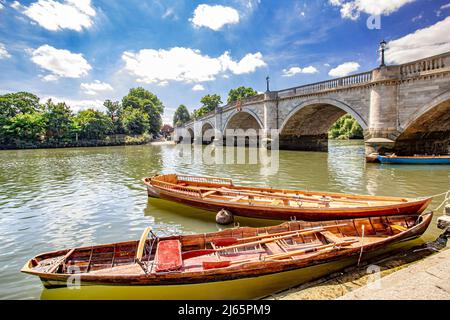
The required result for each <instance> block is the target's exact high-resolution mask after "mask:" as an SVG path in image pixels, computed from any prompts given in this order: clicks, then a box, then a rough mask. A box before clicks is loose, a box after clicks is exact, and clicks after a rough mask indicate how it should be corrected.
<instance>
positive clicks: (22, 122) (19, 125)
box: [3, 112, 45, 142]
mask: <svg viewBox="0 0 450 320" xmlns="http://www.w3.org/2000/svg"><path fill="white" fill-rule="evenodd" d="M3 130H4V131H5V133H6V134H7V135H8V136H10V137H12V138H13V139H20V140H22V141H27V142H33V141H37V140H41V138H42V137H43V135H44V134H45V119H44V117H43V115H42V114H41V113H38V112H32V113H19V114H16V115H15V116H14V117H11V118H9V119H8V120H7V123H6V124H5V125H4V126H3Z"/></svg>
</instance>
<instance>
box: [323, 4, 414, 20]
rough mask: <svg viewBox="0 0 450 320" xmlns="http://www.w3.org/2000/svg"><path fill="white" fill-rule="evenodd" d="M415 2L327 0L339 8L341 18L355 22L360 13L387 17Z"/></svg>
mask: <svg viewBox="0 0 450 320" xmlns="http://www.w3.org/2000/svg"><path fill="white" fill-rule="evenodd" d="M413 1H415V0H377V1H374V0H329V3H330V4H331V5H332V6H336V7H340V8H341V10H340V11H341V17H342V18H345V19H351V20H357V19H358V18H359V16H360V14H361V12H364V13H367V14H370V15H389V14H391V13H393V12H395V11H397V10H398V9H400V8H401V7H403V6H404V5H406V4H408V3H411V2H413Z"/></svg>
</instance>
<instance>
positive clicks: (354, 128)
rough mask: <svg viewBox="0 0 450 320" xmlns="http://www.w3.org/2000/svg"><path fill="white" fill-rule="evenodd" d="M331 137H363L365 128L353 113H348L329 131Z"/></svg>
mask: <svg viewBox="0 0 450 320" xmlns="http://www.w3.org/2000/svg"><path fill="white" fill-rule="evenodd" d="M328 136H329V138H330V139H362V138H364V135H363V129H362V127H361V126H360V125H359V123H358V121H356V119H355V118H353V117H352V116H351V115H349V114H346V115H344V116H343V117H341V118H339V120H337V121H336V122H335V123H334V124H333V126H332V127H331V128H330V130H329V131H328Z"/></svg>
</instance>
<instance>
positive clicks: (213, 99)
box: [200, 94, 222, 113]
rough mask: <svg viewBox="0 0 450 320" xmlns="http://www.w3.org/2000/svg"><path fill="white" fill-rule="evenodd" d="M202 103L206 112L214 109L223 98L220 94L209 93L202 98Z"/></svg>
mask: <svg viewBox="0 0 450 320" xmlns="http://www.w3.org/2000/svg"><path fill="white" fill-rule="evenodd" d="M200 102H201V104H202V106H201V108H204V109H205V111H206V113H208V112H211V111H214V110H215V109H216V108H217V107H218V106H219V105H220V104H221V103H222V99H221V98H220V96H219V95H218V94H207V95H206V96H204V97H203V98H201V99H200Z"/></svg>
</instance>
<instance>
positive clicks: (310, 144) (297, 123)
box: [279, 98, 368, 151]
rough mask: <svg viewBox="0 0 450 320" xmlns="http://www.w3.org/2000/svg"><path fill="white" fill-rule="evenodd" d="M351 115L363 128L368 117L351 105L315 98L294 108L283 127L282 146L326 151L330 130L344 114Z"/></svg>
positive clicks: (281, 128)
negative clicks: (364, 116)
mask: <svg viewBox="0 0 450 320" xmlns="http://www.w3.org/2000/svg"><path fill="white" fill-rule="evenodd" d="M347 113H348V114H350V115H351V116H353V118H355V119H356V121H357V122H358V123H359V124H360V126H361V127H362V128H363V129H367V128H368V125H367V122H366V120H365V119H364V118H363V117H362V116H361V115H360V114H359V113H358V112H357V111H355V110H354V109H353V108H351V107H350V106H349V105H348V104H346V103H344V102H342V101H339V100H336V99H332V98H314V99H309V100H306V101H303V102H302V103H300V104H299V105H297V106H296V107H295V108H293V109H292V110H291V111H290V112H289V113H288V115H287V116H286V117H285V119H284V121H283V122H282V124H281V126H280V130H279V132H280V137H279V146H280V148H281V149H290V150H305V151H327V149H328V130H329V129H330V127H331V126H332V125H333V124H334V123H335V122H336V121H337V120H338V119H339V118H340V117H342V116H343V115H345V114H347Z"/></svg>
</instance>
